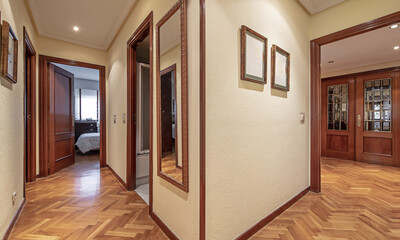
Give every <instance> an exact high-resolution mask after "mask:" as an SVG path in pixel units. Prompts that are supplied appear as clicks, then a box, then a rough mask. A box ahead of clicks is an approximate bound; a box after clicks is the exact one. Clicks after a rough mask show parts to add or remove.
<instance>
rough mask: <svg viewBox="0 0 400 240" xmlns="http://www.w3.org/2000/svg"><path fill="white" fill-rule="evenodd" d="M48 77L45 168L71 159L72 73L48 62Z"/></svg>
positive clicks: (64, 164) (54, 169)
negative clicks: (46, 154)
mask: <svg viewBox="0 0 400 240" xmlns="http://www.w3.org/2000/svg"><path fill="white" fill-rule="evenodd" d="M48 79H49V88H50V89H49V90H50V98H49V105H50V111H49V172H50V174H53V173H55V172H57V171H60V170H61V169H63V168H65V167H67V166H70V165H72V164H74V163H75V130H74V75H73V74H72V73H70V72H67V71H65V70H64V69H62V68H60V67H57V66H55V65H54V64H51V63H49V64H48Z"/></svg>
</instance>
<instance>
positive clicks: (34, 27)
mask: <svg viewBox="0 0 400 240" xmlns="http://www.w3.org/2000/svg"><path fill="white" fill-rule="evenodd" d="M24 3H25V8H26V11H27V12H28V15H29V19H30V20H31V23H32V26H33V30H35V32H36V34H37V35H39V31H38V28H37V25H36V21H35V18H34V17H33V14H32V9H31V5H30V4H29V0H24Z"/></svg>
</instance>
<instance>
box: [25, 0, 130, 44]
mask: <svg viewBox="0 0 400 240" xmlns="http://www.w3.org/2000/svg"><path fill="white" fill-rule="evenodd" d="M134 2H135V0H28V4H27V5H28V6H27V7H28V8H30V10H31V12H32V16H33V21H34V23H35V25H36V28H37V30H38V34H39V35H41V36H46V37H50V38H55V39H58V40H63V41H67V42H72V43H76V44H80V45H84V46H88V47H93V48H97V49H101V50H106V49H107V48H108V47H109V45H110V43H111V41H112V40H113V38H114V36H115V35H116V34H117V33H118V30H119V28H120V26H121V25H122V23H123V22H124V20H125V18H126V17H127V15H128V14H129V12H130V10H131V8H132V7H133V4H134ZM75 25H76V26H78V27H79V28H80V30H79V31H78V32H75V31H73V29H72V28H73V27H74V26H75Z"/></svg>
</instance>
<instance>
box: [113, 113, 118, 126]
mask: <svg viewBox="0 0 400 240" xmlns="http://www.w3.org/2000/svg"><path fill="white" fill-rule="evenodd" d="M113 122H114V124H116V123H117V114H114V116H113Z"/></svg>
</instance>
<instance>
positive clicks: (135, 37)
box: [126, 12, 153, 214]
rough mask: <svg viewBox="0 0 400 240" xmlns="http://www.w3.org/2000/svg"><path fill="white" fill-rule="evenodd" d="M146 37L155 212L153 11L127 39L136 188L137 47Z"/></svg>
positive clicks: (130, 173) (129, 165) (131, 166)
mask: <svg viewBox="0 0 400 240" xmlns="http://www.w3.org/2000/svg"><path fill="white" fill-rule="evenodd" d="M146 37H149V41H150V64H149V65H150V117H149V118H150V119H149V121H150V133H149V134H150V136H149V141H150V144H149V213H150V214H152V212H153V12H150V14H149V15H148V16H147V17H146V18H145V20H144V21H143V22H142V23H141V24H140V26H139V27H138V28H137V29H136V31H135V32H134V33H133V34H132V36H131V37H130V38H129V40H128V41H127V56H128V59H127V66H128V67H127V71H128V72H127V94H128V95H127V101H128V102H127V108H128V114H127V116H128V119H127V120H128V121H127V148H126V151H127V152H126V156H127V158H126V188H127V189H128V190H134V189H135V188H136V127H133V126H134V125H135V126H136V110H137V109H136V107H137V104H136V96H137V94H136V93H137V91H136V90H137V89H136V81H137V61H136V47H137V45H138V44H139V43H140V42H142V41H143V40H144V39H145V38H146Z"/></svg>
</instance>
